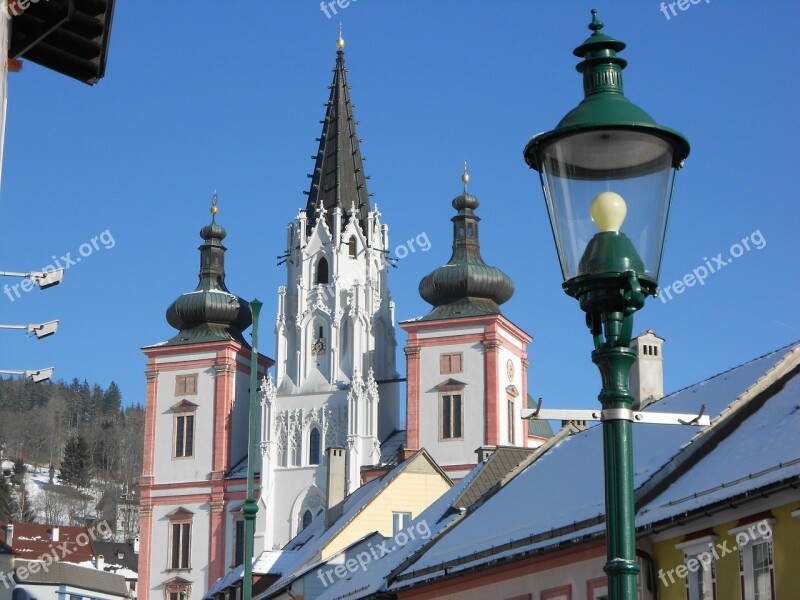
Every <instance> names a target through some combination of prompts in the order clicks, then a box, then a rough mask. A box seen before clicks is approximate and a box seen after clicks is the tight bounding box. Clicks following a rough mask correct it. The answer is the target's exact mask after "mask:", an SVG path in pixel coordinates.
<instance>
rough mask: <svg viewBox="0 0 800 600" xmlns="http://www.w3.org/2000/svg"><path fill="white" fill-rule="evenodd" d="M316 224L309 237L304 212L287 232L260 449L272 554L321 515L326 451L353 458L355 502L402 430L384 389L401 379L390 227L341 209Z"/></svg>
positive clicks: (393, 399) (350, 479) (393, 397)
mask: <svg viewBox="0 0 800 600" xmlns="http://www.w3.org/2000/svg"><path fill="white" fill-rule="evenodd" d="M315 216H316V219H315V222H314V224H313V226H311V227H309V221H308V218H307V215H306V212H305V211H300V213H299V214H298V216H297V218H296V220H295V221H294V222H292V223H290V224H289V225H288V231H287V248H286V255H285V256H286V269H287V285H286V286H285V287H281V288H280V289H279V291H278V315H277V321H276V325H275V335H276V379H275V382H274V385H273V383H272V381H271V380H270V381H268V382H267V384H266V387H265V394H264V400H263V403H264V404H263V406H264V411H263V415H264V417H263V422H262V440H261V447H262V452H263V462H264V479H263V484H264V488H265V497H264V498H265V505H266V506H265V507H266V510H267V519H266V520H267V523H271V525H267V530H266V532H265V534H264V535H265V540H264V546H265V548H267V549H269V548H279V547H281V546H282V545H283V544H285V543H286V542H287V541H288V540H289V539H291V538H292V537H293V536H294V535H295V534H296V533H297V532H298V531H299V530H300V529H301V528H302V520H303V515H304V514H305V513H306V511H309V510H310V511H311V514H312V515H314V516H316V515H317V514H318V513H319V510H321V508H322V507H323V506H324V503H325V487H326V480H325V465H324V463H325V449H326V448H327V447H329V446H342V447H345V448H347V490H346V491H347V493H350V492H352V491H353V490H354V489H356V488H357V487H358V486H359V485H360V471H361V467H362V466H366V465H376V464H379V462H380V441H381V440H382V439H385V438H386V437H387V436H388V435H389V434H391V433H392V431H394V430H395V429H396V428H398V427H399V395H398V393H397V386H396V385H395V384H388V383H387V384H386V385H379V383H378V382H379V381H387V380H392V379H396V378H397V377H398V374H397V371H396V367H395V354H396V347H397V342H396V340H395V334H394V303H393V302H392V301H391V297H390V294H389V287H388V281H387V268H388V266H389V265H388V262H387V260H386V254H387V251H388V246H389V240H388V227H387V226H385V225H383V224H382V223H381V222H380V212H379V211H378V209H377V207H375V208H374V209H373V210H371V211H370V212H369V213H368V216H367V219H366V223H363V229H362V224H361V223H359V221H358V219H357V216H356V214H355V212H351V213H350V214H349V215H346V216H344V218H343V215H342V213H341V210H340V209H339V208H338V207H337V208H335V209H334V210H333V212H332V215H331V216H332V219H330V222H331V224H332V226H331V224H329V219H327V218H326V216H327V215H326V213H325V210H324V209H322V208H321V209H318V210H317V213H316V215H315ZM314 432H316V433H314ZM314 435H316V436H317V437H316V438H313V437H312V436H314ZM315 440H316V441H315Z"/></svg>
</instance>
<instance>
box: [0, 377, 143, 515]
mask: <svg viewBox="0 0 800 600" xmlns="http://www.w3.org/2000/svg"><path fill="white" fill-rule="evenodd" d="M143 441H144V408H142V407H141V406H139V405H136V406H126V407H123V406H122V397H121V394H120V391H119V388H118V387H117V385H116V384H115V383H113V382H112V383H111V384H110V385H109V386H108V388H107V389H103V388H102V387H101V386H99V385H96V384H95V385H90V384H89V383H88V382H86V381H84V382H83V383H81V382H79V381H78V380H77V379H75V380H73V381H72V383H70V384H67V383H65V382H46V383H32V382H31V381H29V380H28V379H19V378H13V379H0V449H1V450H2V457H3V459H5V460H6V461H15V463H16V464H15V468H14V473H13V474H11V473H9V472H6V473H5V475H6V477H4V478H2V479H3V481H2V483H0V519H2V518H9V517H11V518H17V519H19V520H29V519H32V518H37V516H38V518H40V519H41V518H44V519H46V520H48V521H50V520H53V521H61V520H66V521H73V522H74V521H80V520H82V519H84V518H85V517H86V515H87V514H88V513H89V512H93V511H94V502H90V501H88V497H92V498H93V499H94V501H97V500H98V499H99V498H100V497H101V496H102V494H103V493H112V491H113V493H115V494H119V493H128V492H129V491H130V490H132V489H133V486H134V484H135V483H136V481H137V479H138V477H139V475H141V470H142V446H143ZM8 464H9V463H6V469H7V470H8V467H7V465H8ZM26 465H27V467H26ZM51 466H52V467H53V468H52V470H51ZM31 471H33V472H31ZM37 471H38V472H40V473H41V474H42V475H45V474H47V476H46V477H45V478H44V479H45V482H46V481H47V479H50V483H51V484H52V483H55V484H57V485H56V486H55V487H53V486H51V487H50V488H47V486H46V485H43V484H42V483H39V484H37V485H38V488H37V487H30V486H32V485H33V480H32V479H31V478H32V477H33V476H35V475H36V472H37ZM50 473H52V475H50ZM37 479H39V478H37ZM26 483H27V484H28V487H30V491H31V492H33V493H36V492H37V491H40V490H41V492H42V493H41V494H36V495H37V496H38V497H37V498H36V500H37V502H33V503H32V505H33V506H32V510H31V509H28V508H27V507H26V505H27V504H28V503H29V502H28V498H27V495H28V494H27V493H26V491H25V489H26V485H25V484H26ZM9 484H11V486H12V487H13V490H14V492H15V493H14V494H13V495H12V496H13V500H12V499H11V498H9V501H10V502H11V504H13V506H12V505H8V506H6V505H7V504H8V502H7V501H6V500H5V499H4V497H7V490H9V488H8V487H7V486H9ZM67 488H72V489H74V490H75V493H70V492H69V489H67ZM65 493H66V496H67V497H69V496H73V497H75V498H78V497H86V498H87V502H85V503H82V504H85V506H83V507H82V508H81V509H80V510H77V509H76V510H72V509H71V510H66V509H65V510H61V508H59V511H58V512H59V513H61V512H63V513H64V516H63V517H60V518H54V517H55V516H56V515H55V514H53V515H49V514H48V513H50V512H53V511H52V510H51V507H49V504H52V503H54V502H55V501H58V502H61V500H62V497H64V496H65ZM39 504H41V506H39ZM72 504H74V502H72ZM59 506H60V505H59ZM72 512H74V513H76V514H69V515H68V514H67V513H72ZM4 513H5V514H4ZM26 513H27V514H26ZM48 517H49V518H48ZM73 524H77V523H73Z"/></svg>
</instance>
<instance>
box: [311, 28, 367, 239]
mask: <svg viewBox="0 0 800 600" xmlns="http://www.w3.org/2000/svg"><path fill="white" fill-rule="evenodd" d="M336 47H337V51H336V66H335V67H334V69H333V83H332V84H331V86H330V90H331V93H330V97H329V99H328V103H327V105H326V107H327V110H326V111H325V120H324V121H322V135H321V136H320V138H319V151H318V152H317V155H316V157H315V158H316V162H315V164H314V172H313V173H312V174H311V188H310V190H309V192H308V204H307V205H306V214H307V217H308V221H309V226H308V231H309V232H310V231H311V228H312V227H313V226H314V223H315V222H316V220H317V208H318V207H319V206H323V207H324V208H325V211H326V212H325V219H326V220H327V221H328V226H329V227H330V228H331V231H333V227H332V225H333V209H334V208H335V207H337V206H338V207H339V208H341V213H342V218H343V219H344V220H347V219H349V215H350V212H351V210H354V211H355V216H356V219H357V220H358V222H359V223H360V225H361V229H362V230H364V231H365V233H366V225H367V213H369V194H368V193H367V178H366V176H365V175H364V165H363V158H362V156H361V150H360V149H359V139H358V134H357V133H356V124H357V121H356V120H355V119H354V118H353V104H352V103H351V102H350V87H349V86H348V85H347V69H345V66H344V39H342V35H341V31H340V33H339V39H338V40H337V41H336Z"/></svg>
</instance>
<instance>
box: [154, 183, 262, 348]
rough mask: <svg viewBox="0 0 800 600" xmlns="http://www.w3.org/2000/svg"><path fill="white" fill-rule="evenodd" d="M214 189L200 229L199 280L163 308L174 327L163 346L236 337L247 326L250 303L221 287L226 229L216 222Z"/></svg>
mask: <svg viewBox="0 0 800 600" xmlns="http://www.w3.org/2000/svg"><path fill="white" fill-rule="evenodd" d="M217 212H218V208H217V192H216V191H215V192H214V196H213V197H212V199H211V223H210V224H209V225H206V226H205V227H203V228H202V229H201V230H200V237H201V238H202V239H203V243H202V244H201V245H200V247H199V248H198V249H199V250H200V274H199V278H200V281H199V283H198V284H197V288H196V289H195V290H194V291H193V292H187V293H185V294H182V295H181V296H179V297H178V299H177V300H175V302H173V303H172V305H171V306H170V307H169V308H168V309H167V322H168V323H169V324H170V325H172V326H173V327H174V328H175V329H177V330H178V334H177V335H175V337H173V338H171V339H170V340H169V341H168V342H167V345H171V346H174V345H179V344H194V343H200V342H216V341H226V340H232V339H233V340H236V341H239V342H242V343H246V342H245V340H244V337H243V336H242V332H243V331H244V330H245V329H247V328H248V327H249V326H250V323H251V322H252V315H251V313H250V305H249V304H248V303H247V302H245V301H244V300H242V299H241V298H239V297H238V296H235V295H234V294H231V293H230V292H229V291H228V288H227V287H225V250H226V248H225V246H223V245H222V240H224V239H225V236H226V235H227V232H226V231H225V228H224V227H221V226H220V225H218V224H217Z"/></svg>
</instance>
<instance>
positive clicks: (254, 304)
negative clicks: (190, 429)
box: [242, 298, 263, 600]
mask: <svg viewBox="0 0 800 600" xmlns="http://www.w3.org/2000/svg"><path fill="white" fill-rule="evenodd" d="M262 306H263V303H262V302H261V301H260V300H259V299H258V298H253V300H252V301H251V302H250V310H251V312H252V314H253V345H252V349H251V354H250V412H249V429H248V442H247V497H246V498H245V501H244V506H243V507H242V512H243V513H244V527H245V530H244V532H245V533H244V572H243V574H242V599H243V600H251V598H252V597H253V551H254V545H255V525H256V516H257V515H258V504H257V503H256V499H255V491H254V488H255V464H256V418H257V417H258V403H257V393H258V390H257V388H258V316H259V314H260V313H261V307H262Z"/></svg>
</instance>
